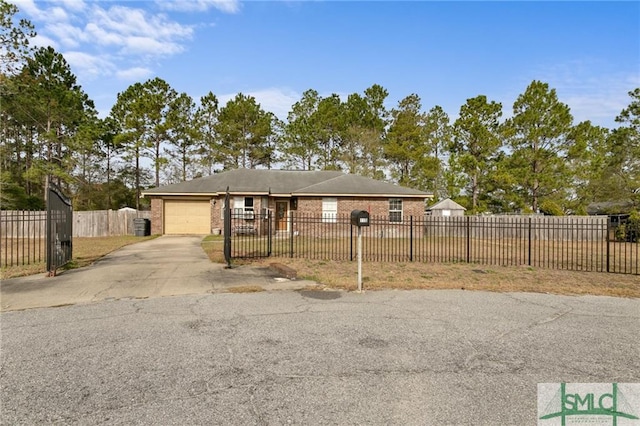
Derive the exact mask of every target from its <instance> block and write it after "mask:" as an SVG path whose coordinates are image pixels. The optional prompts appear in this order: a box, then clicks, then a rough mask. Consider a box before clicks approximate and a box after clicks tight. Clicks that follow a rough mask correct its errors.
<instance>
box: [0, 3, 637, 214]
mask: <svg viewBox="0 0 640 426" xmlns="http://www.w3.org/2000/svg"><path fill="white" fill-rule="evenodd" d="M17 12H18V9H17V7H16V6H14V5H12V4H9V3H7V2H6V1H5V0H0V30H1V33H0V43H1V45H2V58H1V62H0V67H1V72H0V90H1V93H0V94H1V96H2V99H1V100H2V102H0V123H1V128H2V130H1V135H2V144H1V145H0V156H1V160H0V161H1V169H0V170H1V175H0V177H1V185H2V191H1V198H0V202H1V204H0V206H1V208H2V209H37V208H42V206H43V194H44V182H45V178H46V177H49V178H50V179H52V180H53V181H54V182H56V183H57V184H58V185H59V186H61V187H62V188H63V189H64V191H66V192H67V193H68V194H70V195H71V196H72V200H73V204H74V208H75V209H77V210H91V209H108V208H119V207H122V206H125V205H128V206H136V207H138V208H140V207H145V206H144V205H143V206H141V205H140V203H141V202H144V201H145V200H140V198H139V194H140V191H141V189H144V188H147V187H150V186H151V187H153V186H159V185H163V184H168V183H176V182H181V181H184V180H188V179H193V178H196V177H200V176H208V175H211V174H213V173H216V172H219V171H221V170H228V169H234V168H276V167H277V168H291V169H299V170H342V171H345V172H347V173H353V174H358V175H362V176H367V177H371V178H375V179H381V180H387V181H390V182H393V183H397V184H400V185H403V186H408V187H411V188H416V189H420V190H424V191H428V192H433V193H434V195H435V197H436V199H443V198H446V197H450V198H452V199H454V200H456V201H458V202H459V203H461V204H462V205H464V206H465V207H467V209H468V210H469V212H471V213H484V212H494V213H500V212H543V213H546V214H554V215H559V214H584V213H586V207H587V206H588V205H589V204H590V203H594V202H612V203H614V204H612V205H616V206H617V207H615V208H617V209H620V208H623V209H626V210H638V209H640V137H639V136H640V88H636V89H635V90H633V91H632V92H630V93H629V95H630V100H629V105H628V107H627V108H624V109H623V110H622V111H621V112H620V114H619V115H618V117H617V118H616V122H617V124H618V127H616V128H614V129H607V128H603V127H600V126H596V125H593V124H592V123H591V122H589V121H584V122H580V123H575V122H574V118H573V116H572V114H571V111H570V109H569V107H568V106H567V105H566V104H564V103H562V102H561V101H560V100H559V99H558V97H557V94H556V91H555V89H553V88H551V87H549V85H548V84H547V83H545V82H541V81H533V82H531V84H530V85H529V86H528V87H527V88H526V89H525V91H524V92H523V93H522V94H520V95H519V96H518V97H517V99H516V100H515V101H514V103H513V105H512V113H511V114H510V115H509V116H510V118H508V119H503V111H504V107H503V105H502V104H501V103H499V102H496V101H493V100H490V99H488V98H487V97H486V96H484V95H478V96H476V97H473V98H470V99H468V100H467V101H466V103H465V104H464V105H462V106H461V107H460V111H459V114H458V118H457V119H455V120H451V119H450V118H449V116H448V115H447V113H446V112H445V111H444V110H443V108H442V107H440V106H434V107H432V108H431V109H429V110H428V111H425V109H424V108H423V105H422V100H421V99H420V97H419V96H418V95H416V94H410V95H408V96H406V97H405V98H403V99H402V100H400V101H399V102H398V104H397V105H396V106H394V107H393V108H391V109H388V108H387V107H386V106H385V105H386V101H387V99H388V97H389V93H388V91H387V90H386V89H385V88H384V87H382V86H380V85H377V84H374V85H372V86H371V87H369V88H367V89H366V90H364V92H363V93H353V94H350V95H349V96H347V97H346V98H341V97H340V96H338V95H337V94H332V95H329V96H321V95H320V94H319V93H318V92H317V91H316V90H313V89H310V90H307V91H306V92H304V93H303V94H302V96H301V98H300V99H299V100H298V101H297V102H296V103H295V104H293V105H292V107H291V110H290V111H289V113H288V115H287V118H286V120H281V119H279V118H278V117H276V116H275V115H274V114H273V113H271V112H269V111H265V110H264V109H263V108H262V107H261V105H260V104H259V103H258V102H257V101H256V99H255V98H253V97H252V96H247V95H245V94H242V93H239V94H237V95H236V96H235V97H234V98H233V99H231V100H230V101H228V102H227V103H226V104H224V105H221V103H220V102H219V99H218V98H217V96H216V95H215V94H213V93H211V92H209V93H208V94H207V95H205V96H203V97H201V98H200V99H193V98H192V97H191V96H190V95H188V94H187V93H178V92H177V91H176V90H175V89H173V88H172V87H171V85H170V84H169V83H168V82H166V81H164V80H163V79H161V78H158V77H156V78H152V79H149V80H147V81H145V82H138V83H135V84H132V85H131V86H129V87H128V88H127V89H126V90H124V91H123V92H121V93H119V94H118V96H117V100H116V102H115V104H114V105H113V107H112V108H111V111H110V113H109V115H108V116H107V117H105V118H99V117H98V113H97V111H96V109H95V106H94V103H93V101H92V100H91V99H90V98H89V96H88V95H87V94H86V93H85V92H84V91H83V89H82V87H81V86H80V85H78V83H77V79H76V76H75V75H74V74H73V72H72V71H71V68H70V66H69V64H68V63H67V61H66V60H65V58H64V56H63V55H62V54H60V53H59V52H56V51H55V50H54V49H53V48H52V47H42V48H39V49H31V48H30V47H29V39H30V38H32V37H33V36H34V35H35V32H34V28H33V26H32V25H31V23H29V22H28V21H25V20H22V21H19V22H15V15H16V13H17ZM616 203H617V204H616ZM621 206H622V207H621Z"/></svg>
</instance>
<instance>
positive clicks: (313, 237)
mask: <svg viewBox="0 0 640 426" xmlns="http://www.w3.org/2000/svg"><path fill="white" fill-rule="evenodd" d="M230 223H231V229H230V232H231V237H232V238H231V257H233V258H251V257H266V256H276V257H277V256H286V257H295V258H306V259H323V260H354V259H355V258H356V251H355V250H356V244H357V228H355V227H353V226H352V225H351V221H350V217H349V216H347V215H338V216H329V217H327V216H325V217H323V216H320V215H305V214H299V213H297V212H291V214H290V215H289V216H288V217H286V218H280V219H278V218H275V217H273V216H272V215H271V214H270V213H269V212H268V213H266V214H257V213H256V214H253V213H252V214H251V215H250V216H248V215H247V214H240V215H235V214H234V215H231V222H230ZM617 231H618V228H617V227H614V226H613V225H612V223H611V221H610V220H608V218H607V217H604V216H596V217H573V216H565V217H546V216H533V217H532V216H528V217H527V216H524V217H523V216H492V217H483V216H463V217H435V216H426V217H420V218H414V217H406V218H404V219H403V220H402V221H400V222H390V221H389V218H388V217H371V220H370V226H369V227H364V228H362V242H363V261H370V262H443V263H455V262H464V263H477V264H489V265H514V266H515V265H524V266H532V267H538V268H550V269H566V270H575V271H597V272H614V273H623V274H640V243H639V242H638V240H637V239H635V240H634V239H631V238H626V237H625V238H620V233H619V232H617ZM625 235H627V236H628V235H629V232H626V234H625Z"/></svg>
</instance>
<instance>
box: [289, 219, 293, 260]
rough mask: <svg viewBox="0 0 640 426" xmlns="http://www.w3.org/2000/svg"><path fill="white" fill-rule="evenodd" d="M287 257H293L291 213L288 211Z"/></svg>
mask: <svg viewBox="0 0 640 426" xmlns="http://www.w3.org/2000/svg"><path fill="white" fill-rule="evenodd" d="M289 257H293V212H292V211H289Z"/></svg>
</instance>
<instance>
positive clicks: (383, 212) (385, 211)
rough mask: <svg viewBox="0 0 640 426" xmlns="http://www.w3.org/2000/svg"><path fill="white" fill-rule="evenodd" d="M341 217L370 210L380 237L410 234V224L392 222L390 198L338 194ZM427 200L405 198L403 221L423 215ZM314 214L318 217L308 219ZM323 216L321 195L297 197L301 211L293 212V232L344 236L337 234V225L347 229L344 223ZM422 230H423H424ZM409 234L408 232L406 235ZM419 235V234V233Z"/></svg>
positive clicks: (370, 230) (403, 202)
mask: <svg viewBox="0 0 640 426" xmlns="http://www.w3.org/2000/svg"><path fill="white" fill-rule="evenodd" d="M337 201H338V203H337V204H338V212H337V214H338V217H339V218H341V220H345V219H344V218H347V217H349V216H350V215H351V212H352V211H353V210H366V211H368V212H369V214H370V216H371V219H372V221H376V225H377V226H376V227H375V229H376V232H378V233H380V235H378V236H380V237H400V236H404V234H406V233H408V232H409V231H408V226H407V225H402V224H396V223H391V222H389V198H373V197H371V198H346V197H337ZM424 208H425V203H424V201H423V200H421V199H413V198H405V199H402V217H403V222H404V223H406V224H408V222H409V217H410V216H413V217H414V219H422V218H424ZM305 217H306V218H309V217H313V218H314V219H317V220H313V221H311V220H305ZM321 217H322V197H303V198H300V199H299V200H298V210H297V211H296V213H295V215H294V218H295V220H294V223H293V231H294V232H296V233H298V234H299V235H305V234H310V235H314V236H323V235H325V236H327V237H344V236H346V235H337V233H339V232H337V231H336V228H340V229H342V231H341V232H342V233H344V232H350V231H347V230H346V229H347V228H345V227H344V226H340V227H339V226H336V225H335V224H332V223H328V222H324V221H322V220H321ZM363 232H364V233H365V234H368V233H371V232H373V227H372V228H371V229H363ZM421 232H422V231H420V233H421ZM407 236H408V235H407ZM416 236H417V235H416Z"/></svg>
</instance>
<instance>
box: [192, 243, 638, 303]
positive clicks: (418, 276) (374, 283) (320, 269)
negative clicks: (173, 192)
mask: <svg viewBox="0 0 640 426" xmlns="http://www.w3.org/2000/svg"><path fill="white" fill-rule="evenodd" d="M202 247H203V249H204V250H205V252H206V253H207V254H208V255H209V258H210V259H211V260H212V261H213V262H224V256H223V254H222V249H223V238H222V237H221V236H218V237H207V238H205V240H204V241H203V243H202ZM273 262H277V263H281V264H284V265H286V266H288V267H290V268H292V269H294V270H296V272H297V276H298V278H299V279H309V280H313V281H316V282H318V283H320V284H322V285H324V286H325V287H327V288H335V289H344V290H356V289H357V279H358V278H357V271H358V269H357V268H358V266H357V263H356V262H350V261H331V260H320V259H318V260H309V259H298V258H293V259H291V258H288V257H269V258H263V259H258V260H251V261H250V260H240V259H237V260H236V259H234V261H233V263H234V264H236V265H237V264H239V263H242V264H247V263H250V264H254V265H260V266H268V265H269V264H270V263H273ZM362 271H363V272H362V275H363V288H364V289H365V290H382V289H407V290H410V289H465V290H483V291H499V292H518V291H522V292H534V293H551V294H569V295H580V294H591V295H601V296H615V297H630V298H640V275H623V274H613V273H604V272H577V271H570V270H555V269H546V268H532V267H527V266H496V265H482V264H473V263H471V264H468V263H423V262H363V264H362Z"/></svg>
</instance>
